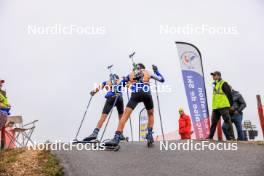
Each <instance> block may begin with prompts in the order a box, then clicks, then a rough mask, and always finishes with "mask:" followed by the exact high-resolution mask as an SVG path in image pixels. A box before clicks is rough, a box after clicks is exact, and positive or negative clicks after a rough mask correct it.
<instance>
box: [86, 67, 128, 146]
mask: <svg viewBox="0 0 264 176" xmlns="http://www.w3.org/2000/svg"><path fill="white" fill-rule="evenodd" d="M119 84H120V79H119V76H118V75H117V74H112V73H111V71H110V79H109V80H108V81H104V82H103V83H102V84H101V85H100V86H99V87H98V88H96V89H95V90H92V91H91V92H90V94H91V96H94V95H95V94H96V93H97V92H98V91H100V90H102V89H106V90H107V91H108V92H107V93H106V95H105V98H106V102H105V105H104V108H103V112H102V114H101V117H100V119H99V121H98V123H97V126H96V128H95V129H94V130H93V132H92V134H91V135H89V136H88V137H86V138H84V139H83V141H84V142H90V141H94V140H96V139H97V137H98V133H99V131H100V129H101V128H102V126H103V124H104V122H105V120H106V119H107V116H108V114H109V113H110V111H111V109H112V108H113V107H116V109H117V111H118V117H119V120H120V119H121V117H122V115H123V112H124V103H123V97H122V92H121V91H122V90H121V89H122V87H120V86H118V85H119ZM120 140H126V138H125V137H124V136H123V134H120Z"/></svg>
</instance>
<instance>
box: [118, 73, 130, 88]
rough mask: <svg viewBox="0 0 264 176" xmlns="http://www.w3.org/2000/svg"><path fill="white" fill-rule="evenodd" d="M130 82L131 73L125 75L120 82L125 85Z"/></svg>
mask: <svg viewBox="0 0 264 176" xmlns="http://www.w3.org/2000/svg"><path fill="white" fill-rule="evenodd" d="M128 82H129V75H127V76H124V77H123V80H122V81H121V82H120V84H121V85H122V86H123V87H125V86H126V85H127V83H128Z"/></svg>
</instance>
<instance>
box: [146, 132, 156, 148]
mask: <svg viewBox="0 0 264 176" xmlns="http://www.w3.org/2000/svg"><path fill="white" fill-rule="evenodd" d="M152 134H153V132H152V129H148V133H147V135H146V139H147V146H148V147H152V146H153V145H154V139H153V136H152Z"/></svg>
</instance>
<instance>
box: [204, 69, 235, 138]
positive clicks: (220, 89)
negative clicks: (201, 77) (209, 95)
mask: <svg viewBox="0 0 264 176" xmlns="http://www.w3.org/2000/svg"><path fill="white" fill-rule="evenodd" d="M211 75H212V76H213V80H214V90H213V101H212V106H213V112H212V124H211V128H210V134H209V137H208V138H209V139H213V136H214V133H215V130H216V126H217V123H218V121H219V119H220V117H221V116H222V118H223V120H224V124H223V126H222V128H223V130H224V131H226V133H225V135H226V139H227V140H233V139H235V138H234V131H233V126H232V122H231V117H230V114H229V110H230V107H231V106H232V105H233V97H232V92H231V89H230V86H229V85H228V83H227V82H226V81H224V80H223V79H222V76H221V73H220V72H219V71H215V72H214V73H211Z"/></svg>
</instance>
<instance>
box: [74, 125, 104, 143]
mask: <svg viewBox="0 0 264 176" xmlns="http://www.w3.org/2000/svg"><path fill="white" fill-rule="evenodd" d="M98 132H99V129H98V128H95V129H94V131H93V133H92V134H91V135H90V136H88V137H86V138H84V139H83V140H82V141H76V142H75V143H98V142H99V141H98V140H97V136H98Z"/></svg>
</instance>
